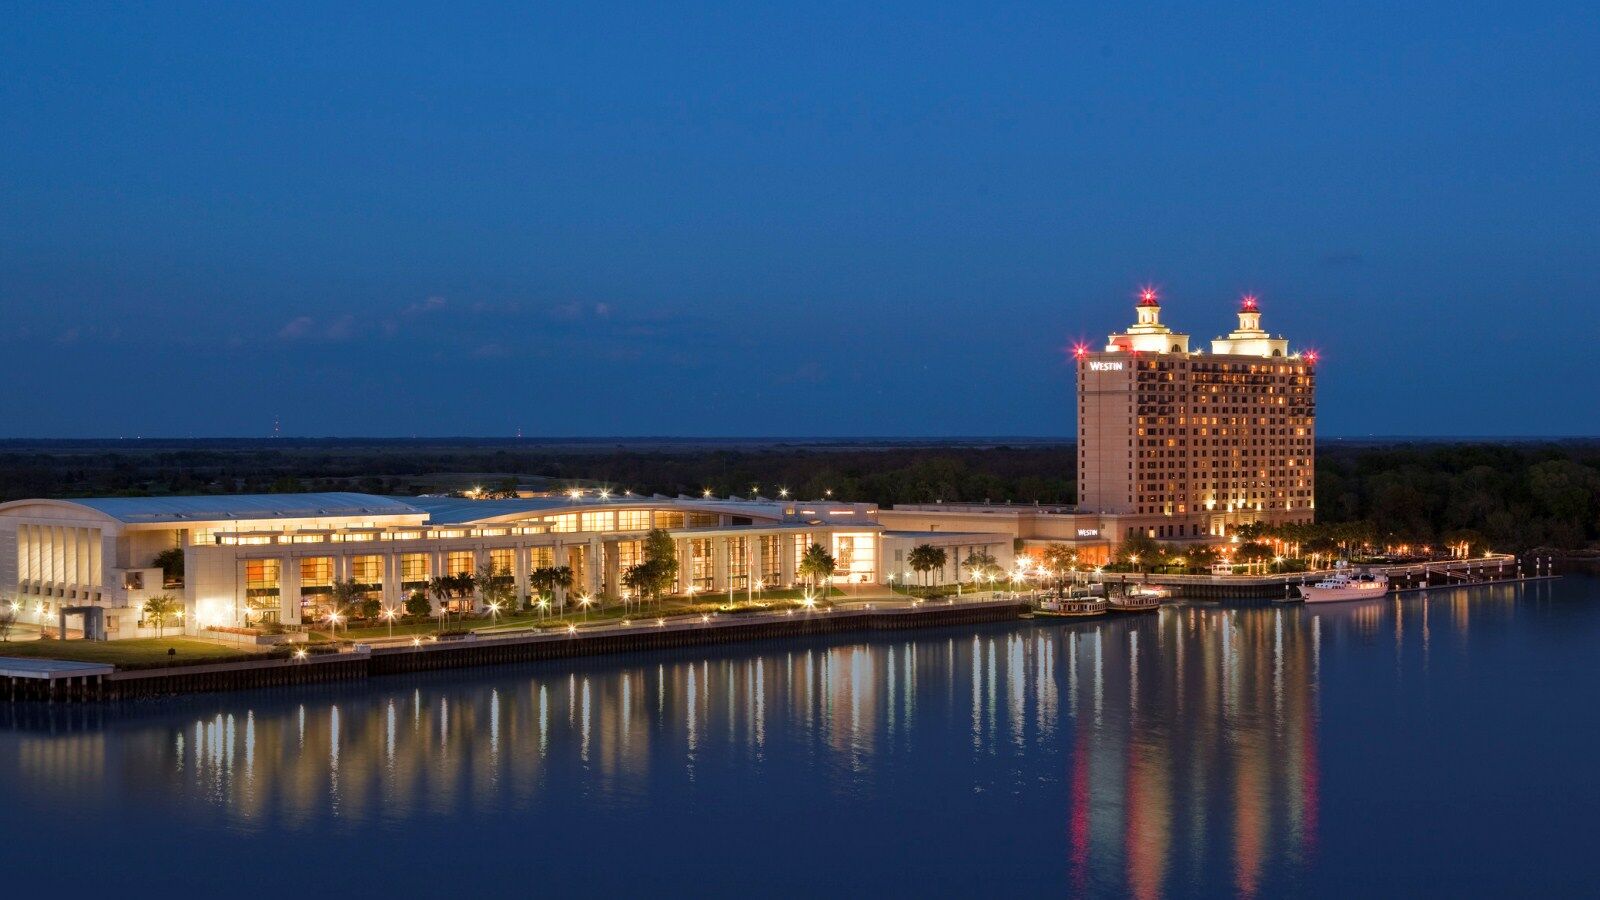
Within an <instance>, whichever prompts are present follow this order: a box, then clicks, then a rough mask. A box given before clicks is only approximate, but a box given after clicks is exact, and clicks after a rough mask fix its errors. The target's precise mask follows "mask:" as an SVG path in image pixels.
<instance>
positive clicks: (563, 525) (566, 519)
mask: <svg viewBox="0 0 1600 900" xmlns="http://www.w3.org/2000/svg"><path fill="white" fill-rule="evenodd" d="M545 521H546V522H549V523H550V530H551V531H555V532H559V533H561V534H570V533H571V532H574V531H577V530H578V514H577V513H567V514H565V515H560V516H551V517H550V518H548V519H545Z"/></svg>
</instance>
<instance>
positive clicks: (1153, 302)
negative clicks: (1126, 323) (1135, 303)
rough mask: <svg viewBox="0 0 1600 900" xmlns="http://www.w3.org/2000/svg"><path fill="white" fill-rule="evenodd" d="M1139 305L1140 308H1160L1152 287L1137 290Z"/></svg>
mask: <svg viewBox="0 0 1600 900" xmlns="http://www.w3.org/2000/svg"><path fill="white" fill-rule="evenodd" d="M1139 305H1140V306H1160V305H1161V304H1160V303H1159V302H1158V301H1157V299H1156V289H1155V288H1153V287H1145V288H1140V289H1139Z"/></svg>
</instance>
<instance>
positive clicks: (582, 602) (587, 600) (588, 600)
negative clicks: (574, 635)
mask: <svg viewBox="0 0 1600 900" xmlns="http://www.w3.org/2000/svg"><path fill="white" fill-rule="evenodd" d="M593 603H594V598H593V597H590V596H589V595H588V594H583V595H581V596H579V597H578V605H579V606H581V607H583V620H584V621H585V622H587V621H589V606H590V605H591V604H593Z"/></svg>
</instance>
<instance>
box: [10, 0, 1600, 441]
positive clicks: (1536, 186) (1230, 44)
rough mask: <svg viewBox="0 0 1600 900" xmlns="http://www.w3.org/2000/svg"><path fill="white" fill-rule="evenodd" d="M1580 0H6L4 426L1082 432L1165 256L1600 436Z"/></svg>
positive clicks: (1462, 396)
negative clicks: (1331, 0) (1382, 0)
mask: <svg viewBox="0 0 1600 900" xmlns="http://www.w3.org/2000/svg"><path fill="white" fill-rule="evenodd" d="M1597 96H1600V17H1596V16H1594V15H1593V13H1592V10H1590V9H1589V8H1588V7H1587V6H1586V5H1585V4H1580V3H1547V4H1531V5H1511V4H1493V5H1491V4H1481V5H1480V4H1422V3H1418V4H1368V3H1339V4H1326V5H1311V4H1260V5H1254V4H1204V5H1201V4H1193V5H1191V4H1170V5H1144V6H1135V5H1124V4H1115V5H1109V4H1096V5H1084V6H1078V5H1072V4H1062V3H1052V4H1039V5H1013V4H994V3H947V4H939V3H926V2H923V3H905V4H884V5H879V6H876V7H874V8H872V9H867V8H864V5H862V4H817V3H808V4H795V5H767V4H760V3H738V4H728V5H710V4H650V5H619V4H604V3H595V4H565V5H560V6H545V5H533V4H514V5H506V6H500V7H496V6H483V5H477V6H473V7H471V8H463V7H461V6H459V5H439V6H437V7H433V6H426V5H413V4H406V3H385V4H371V5H357V4H324V3H316V4H292V3H280V4H273V5H270V6H257V5H247V4H177V3H160V4H144V5H134V4H121V5H112V4H106V5H84V4H62V3H49V4H13V5H10V6H8V7H7V24H6V26H5V28H3V29H0V109H3V110H4V115H3V120H4V126H3V127H4V131H5V135H6V137H5V140H3V141H0V192H3V195H4V197H5V200H4V202H3V203H0V350H3V352H4V354H5V357H6V359H7V361H8V362H9V366H8V367H7V368H8V369H9V372H10V374H11V378H10V382H11V384H10V386H9V387H8V389H7V390H5V391H4V392H0V436H121V435H135V434H143V435H147V436H154V435H163V436H191V435H193V436H209V435H244V436H248V435H260V434H266V433H268V432H269V431H270V429H271V426H272V420H273V417H274V416H275V415H276V416H279V417H281V419H282V423H283V430H284V432H285V433H288V434H297V435H401V436H404V435H413V434H415V435H493V436H507V435H511V434H513V433H515V432H516V430H517V429H518V428H520V429H521V430H522V432H523V433H524V434H525V435H529V436H544V435H629V434H671V435H706V436H723V435H800V436H833V435H864V434H865V435H907V436H938V435H974V434H1027V435H1062V434H1069V433H1070V431H1071V422H1072V414H1073V410H1072V397H1071V369H1070V367H1069V366H1068V364H1067V360H1066V357H1065V356H1064V354H1063V352H1062V351H1063V348H1066V347H1069V346H1070V345H1071V344H1072V343H1073V342H1074V341H1078V340H1087V341H1089V342H1091V343H1094V342H1099V341H1103V340H1104V335H1105V334H1106V333H1107V332H1109V331H1112V330H1116V329H1119V328H1121V327H1122V326H1123V325H1124V324H1126V322H1127V321H1129V320H1130V318H1131V316H1132V303H1133V299H1134V298H1133V294H1134V291H1135V289H1136V288H1137V286H1139V285H1140V284H1144V283H1153V284H1155V285H1157V286H1158V287H1159V288H1160V289H1161V290H1162V292H1163V295H1164V298H1165V311H1166V318H1167V319H1168V320H1169V321H1170V323H1171V324H1173V325H1175V326H1177V327H1180V328H1181V329H1183V330H1186V331H1190V332H1192V333H1193V334H1195V336H1196V337H1197V338H1200V339H1208V338H1210V337H1212V336H1214V335H1216V334H1218V333H1220V332H1221V331H1223V330H1225V329H1226V328H1227V327H1228V325H1229V323H1231V321H1232V312H1233V310H1234V308H1235V306H1236V303H1237V298H1238V296H1239V295H1240V294H1241V293H1243V292H1246V291H1249V292H1254V293H1257V294H1259V295H1260V296H1261V298H1262V305H1263V308H1264V310H1265V324H1266V325H1267V327H1268V328H1270V329H1271V330H1273V331H1275V332H1281V333H1284V334H1287V335H1288V336H1289V337H1290V338H1291V340H1292V341H1293V342H1294V343H1295V344H1296V345H1297V346H1304V347H1314V348H1316V349H1318V350H1319V351H1320V352H1321V353H1322V354H1323V357H1324V360H1325V362H1324V364H1323V367H1322V374H1321V378H1322V381H1321V397H1320V401H1321V402H1320V405H1319V406H1320V409H1319V412H1320V414H1321V430H1322V432H1323V433H1324V434H1347V435H1357V434H1367V433H1378V434H1437V435H1451V434H1595V433H1600V423H1597V421H1596V413H1595V411H1594V410H1595V403H1594V402H1593V399H1592V395H1593V394H1594V390H1595V387H1596V386H1597V384H1600V379H1597V378H1596V376H1595V374H1594V371H1593V369H1594V362H1593V352H1594V351H1593V347H1594V345H1595V342H1596V338H1597V337H1600V312H1597V311H1596V308H1595V303H1594V302H1593V299H1592V298H1593V294H1594V286H1595V284H1596V282H1597V276H1600V253H1597V252H1596V250H1597V246H1600V240H1597V239H1600V175H1597V174H1596V173H1597V172H1600V151H1597V147H1600V104H1597V103H1596V102H1595V99H1594V98H1595V97H1597Z"/></svg>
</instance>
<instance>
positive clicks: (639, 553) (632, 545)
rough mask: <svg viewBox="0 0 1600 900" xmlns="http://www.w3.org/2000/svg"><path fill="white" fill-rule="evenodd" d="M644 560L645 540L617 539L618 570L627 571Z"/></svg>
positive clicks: (619, 572) (619, 574) (619, 573)
mask: <svg viewBox="0 0 1600 900" xmlns="http://www.w3.org/2000/svg"><path fill="white" fill-rule="evenodd" d="M642 562H644V541H617V572H618V576H617V577H619V578H620V577H621V573H625V572H627V571H628V569H630V568H632V567H633V566H637V565H638V564H639V563H642Z"/></svg>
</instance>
